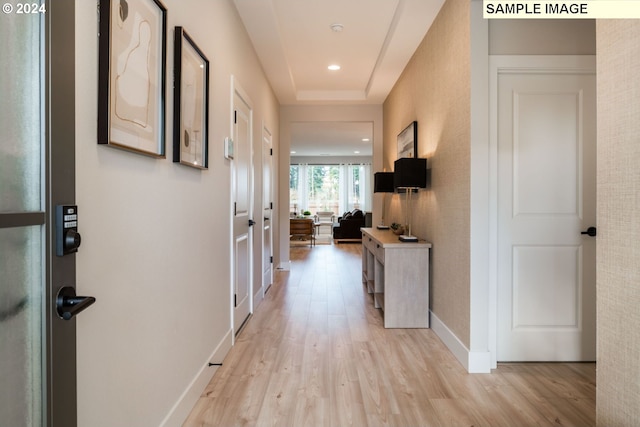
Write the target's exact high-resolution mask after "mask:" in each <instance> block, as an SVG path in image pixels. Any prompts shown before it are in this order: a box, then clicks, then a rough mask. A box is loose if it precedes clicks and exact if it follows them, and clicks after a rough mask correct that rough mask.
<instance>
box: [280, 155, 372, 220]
mask: <svg viewBox="0 0 640 427" xmlns="http://www.w3.org/2000/svg"><path fill="white" fill-rule="evenodd" d="M370 174H371V166H370V165H368V164H366V165H365V164H361V165H352V164H348V165H308V164H297V165H291V166H290V168H289V210H290V213H291V215H292V216H293V215H300V214H301V213H302V212H304V211H310V212H311V213H312V214H315V213H316V212H321V211H322V212H333V213H334V214H336V215H340V214H342V213H343V212H345V211H350V210H353V209H361V210H363V211H368V210H371V207H370V206H371V194H370V193H371V190H370V182H372V180H371V177H370Z"/></svg>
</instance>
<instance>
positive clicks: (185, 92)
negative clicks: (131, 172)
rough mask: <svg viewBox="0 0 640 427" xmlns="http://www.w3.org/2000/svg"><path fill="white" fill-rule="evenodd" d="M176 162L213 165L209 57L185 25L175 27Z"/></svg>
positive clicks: (205, 166) (174, 127)
mask: <svg viewBox="0 0 640 427" xmlns="http://www.w3.org/2000/svg"><path fill="white" fill-rule="evenodd" d="M174 53H175V57H174V82H173V114H174V115H173V161H174V162H179V163H181V164H183V165H187V166H192V167H195V168H199V169H207V167H208V165H209V155H208V154H209V143H208V140H209V60H208V59H207V57H206V56H204V54H203V53H202V51H201V50H200V49H199V48H198V46H197V45H196V44H195V42H194V41H193V39H192V38H191V37H189V34H187V32H186V31H185V30H184V29H183V28H182V27H176V30H175V52H174Z"/></svg>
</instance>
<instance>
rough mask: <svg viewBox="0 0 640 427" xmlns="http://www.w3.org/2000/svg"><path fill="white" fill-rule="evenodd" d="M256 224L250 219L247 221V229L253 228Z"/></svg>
mask: <svg viewBox="0 0 640 427" xmlns="http://www.w3.org/2000/svg"><path fill="white" fill-rule="evenodd" d="M255 224H256V222H255V221H254V220H252V219H250V220H249V227H253V226H254V225H255Z"/></svg>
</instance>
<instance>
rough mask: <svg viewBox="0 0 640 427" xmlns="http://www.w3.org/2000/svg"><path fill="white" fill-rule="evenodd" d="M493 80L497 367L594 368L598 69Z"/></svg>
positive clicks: (532, 72)
mask: <svg viewBox="0 0 640 427" xmlns="http://www.w3.org/2000/svg"><path fill="white" fill-rule="evenodd" d="M591 64H592V65H590V66H588V67H587V70H588V71H585V70H576V69H575V67H573V68H572V69H569V70H562V69H560V68H558V67H554V66H553V63H552V64H551V66H550V67H545V66H540V67H536V66H534V67H531V68H527V69H526V70H523V71H519V70H514V69H511V70H503V71H502V72H500V73H499V74H498V94H497V96H498V98H497V100H498V102H497V105H498V128H497V135H498V341H497V360H498V361H593V360H595V316H596V313H595V237H592V236H589V235H587V234H581V232H582V231H583V230H586V229H587V228H588V227H591V226H595V223H596V211H595V209H596V204H595V202H596V197H595V196H596V179H595V176H596V170H595V168H596V151H595V150H596V104H595V87H596V86H595V71H594V70H595V65H594V64H593V62H591Z"/></svg>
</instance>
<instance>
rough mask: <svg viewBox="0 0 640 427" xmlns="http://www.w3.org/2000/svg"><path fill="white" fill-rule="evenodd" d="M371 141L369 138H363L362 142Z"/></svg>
mask: <svg viewBox="0 0 640 427" xmlns="http://www.w3.org/2000/svg"><path fill="white" fill-rule="evenodd" d="M369 141H371V140H370V139H369V138H362V142H369Z"/></svg>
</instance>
